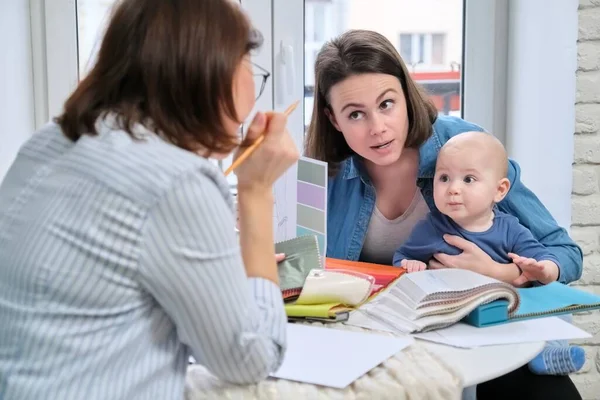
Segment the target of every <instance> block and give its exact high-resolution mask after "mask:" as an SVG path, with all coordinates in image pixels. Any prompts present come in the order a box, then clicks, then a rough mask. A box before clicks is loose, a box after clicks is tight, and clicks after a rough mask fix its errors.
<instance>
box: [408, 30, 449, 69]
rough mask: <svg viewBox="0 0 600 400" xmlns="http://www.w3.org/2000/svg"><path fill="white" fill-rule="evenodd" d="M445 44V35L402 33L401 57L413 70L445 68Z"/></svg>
mask: <svg viewBox="0 0 600 400" xmlns="http://www.w3.org/2000/svg"><path fill="white" fill-rule="evenodd" d="M445 43H446V34H445V33H434V34H425V33H401V34H400V46H399V47H400V55H401V56H402V59H403V60H404V62H405V63H406V64H407V65H410V66H412V67H413V68H416V67H420V69H432V68H434V69H435V68H437V69H439V68H440V67H441V68H444V67H445V66H444V63H445V54H446V47H445Z"/></svg>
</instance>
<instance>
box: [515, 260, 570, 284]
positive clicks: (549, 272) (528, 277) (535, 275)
mask: <svg viewBox="0 0 600 400" xmlns="http://www.w3.org/2000/svg"><path fill="white" fill-rule="evenodd" d="M508 256H509V257H510V258H511V259H512V261H513V263H515V264H516V265H517V266H518V267H519V268H520V269H521V270H522V271H523V273H522V274H521V276H520V277H518V278H517V279H516V280H515V281H514V282H513V285H514V286H523V284H525V283H527V282H529V281H538V282H540V283H543V284H544V285H546V284H548V283H550V282H554V281H556V280H557V279H558V274H559V269H558V265H556V263H554V262H553V261H550V260H542V261H537V260H535V259H533V258H527V257H521V256H519V255H518V254H514V253H508Z"/></svg>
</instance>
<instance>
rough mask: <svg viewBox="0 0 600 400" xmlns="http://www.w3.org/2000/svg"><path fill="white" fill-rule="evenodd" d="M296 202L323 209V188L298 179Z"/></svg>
mask: <svg viewBox="0 0 600 400" xmlns="http://www.w3.org/2000/svg"><path fill="white" fill-rule="evenodd" d="M297 194H298V203H300V204H304V205H307V206H310V207H314V208H317V209H319V210H325V188H324V187H321V186H315V185H311V184H309V183H304V182H302V181H298V192H297Z"/></svg>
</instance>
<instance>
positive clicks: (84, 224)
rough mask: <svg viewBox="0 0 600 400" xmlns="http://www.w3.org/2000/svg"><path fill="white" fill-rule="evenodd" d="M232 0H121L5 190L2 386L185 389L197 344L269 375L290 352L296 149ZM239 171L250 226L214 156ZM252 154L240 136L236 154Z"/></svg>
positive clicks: (41, 393) (206, 358) (0, 259)
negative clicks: (277, 252) (283, 205)
mask: <svg viewBox="0 0 600 400" xmlns="http://www.w3.org/2000/svg"><path fill="white" fill-rule="evenodd" d="M260 41H261V38H260V35H259V34H257V32H255V31H254V30H253V29H252V27H251V25H250V23H249V20H248V18H247V17H246V15H245V14H244V13H243V12H242V10H241V9H240V7H239V4H236V3H235V2H232V1H229V0H202V1H197V0H169V1H164V0H122V1H120V2H118V3H117V6H116V8H115V9H114V11H113V14H112V16H111V19H110V22H109V24H108V28H107V30H106V33H105V36H104V38H103V41H102V45H101V48H100V51H99V54H98V58H97V62H96V64H95V65H94V67H93V69H92V70H91V71H90V73H89V74H88V75H87V76H86V77H85V78H84V79H83V80H82V81H81V82H80V83H79V85H78V87H77V88H76V90H75V91H74V92H73V94H72V95H71V96H70V97H69V99H68V100H67V102H66V103H65V107H64V111H63V113H62V114H61V115H60V116H59V117H58V118H56V119H55V122H52V123H49V124H47V125H46V126H45V127H43V128H42V129H41V130H40V131H39V132H37V133H35V134H34V135H33V136H32V138H31V139H30V140H29V141H28V142H27V143H25V144H24V145H23V147H22V148H21V149H20V151H19V154H18V155H17V158H16V160H15V161H14V164H13V165H12V167H11V169H10V171H9V172H8V174H7V176H6V177H5V179H4V181H3V182H2V186H0V321H2V323H1V324H0V398H2V399H19V400H26V399H40V398H47V399H103V400H104V399H137V398H139V399H148V398H153V399H154V398H156V399H176V398H182V396H183V387H184V380H185V373H186V369H187V365H188V360H189V357H190V355H193V356H194V357H195V359H196V360H197V362H198V363H201V364H203V365H205V366H206V367H207V368H208V369H209V371H211V372H212V373H213V374H214V375H216V376H217V377H219V378H221V379H223V380H227V381H230V382H236V383H253V382H257V381H259V380H261V379H264V378H265V377H267V376H268V375H269V374H270V373H271V372H273V371H274V370H276V369H277V368H278V366H279V365H280V363H281V360H282V357H283V355H284V352H285V347H286V316H285V311H284V308H283V302H282V298H281V292H280V290H279V287H278V276H277V266H276V261H275V259H274V257H273V231H272V213H273V197H272V196H273V195H272V193H273V192H272V186H273V183H274V182H275V180H276V179H277V178H278V177H279V176H281V175H282V174H283V173H284V172H285V170H286V169H287V168H288V167H289V166H290V165H292V164H293V163H294V162H295V161H296V160H297V159H298V150H297V149H296V148H295V146H294V142H293V139H292V138H291V136H290V135H289V133H288V132H287V130H286V117H285V116H284V115H283V114H280V113H266V114H265V113H258V114H257V116H256V117H255V119H254V121H253V122H252V124H251V126H250V128H249V130H248V134H247V137H246V141H245V142H244V143H239V141H238V136H237V132H238V129H239V126H240V124H241V123H242V121H244V120H245V119H246V118H247V117H248V115H249V113H250V111H251V110H252V108H253V107H254V104H255V100H256V93H255V82H254V74H253V65H252V63H251V61H250V57H249V52H250V51H251V50H253V49H255V48H257V47H258V46H259V45H260ZM261 134H264V135H265V139H264V141H263V143H262V144H261V146H259V147H258V149H257V150H256V151H255V152H254V153H253V154H252V155H251V156H250V157H249V158H248V159H247V160H246V161H245V162H244V163H243V164H242V165H241V166H240V167H239V168H238V169H237V170H236V173H237V177H238V201H239V219H240V228H241V229H240V232H241V233H240V238H239V240H238V238H237V236H236V234H235V231H234V226H235V221H234V212H233V204H232V199H231V196H230V193H229V187H228V184H227V182H226V179H225V178H224V176H223V174H222V172H221V171H220V170H219V169H218V168H217V167H216V166H215V165H214V163H211V162H210V161H209V160H208V159H207V158H208V157H213V158H217V159H218V158H223V157H225V156H226V155H228V154H229V153H231V152H232V151H233V150H234V149H236V148H238V147H241V148H242V149H241V150H243V148H244V147H245V146H248V145H250V144H251V143H252V142H253V141H254V140H256V138H258V137H259V135H261ZM238 151H239V150H238Z"/></svg>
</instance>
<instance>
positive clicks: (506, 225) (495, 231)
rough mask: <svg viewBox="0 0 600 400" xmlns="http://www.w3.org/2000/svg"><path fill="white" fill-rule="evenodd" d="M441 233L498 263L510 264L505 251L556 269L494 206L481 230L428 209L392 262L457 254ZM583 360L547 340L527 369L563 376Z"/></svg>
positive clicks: (578, 351) (575, 350) (580, 353)
mask: <svg viewBox="0 0 600 400" xmlns="http://www.w3.org/2000/svg"><path fill="white" fill-rule="evenodd" d="M445 234H449V235H456V236H460V237H462V238H464V239H466V240H468V241H470V242H472V243H474V244H476V245H477V246H478V247H479V248H480V249H481V250H483V251H484V252H486V253H487V254H488V255H489V256H490V257H491V258H492V259H493V260H494V261H496V262H498V263H504V264H505V263H511V262H512V260H511V258H510V257H509V256H508V253H515V254H518V255H519V256H521V257H528V258H534V259H536V260H537V261H542V260H550V261H552V262H554V263H556V265H558V266H559V270H560V263H559V261H558V259H557V258H556V257H555V256H553V255H552V254H551V253H550V252H549V251H548V249H547V248H546V247H545V246H544V245H542V244H541V243H540V242H538V241H537V240H536V239H535V238H534V237H533V235H532V234H531V232H530V231H529V229H527V228H525V227H524V226H523V225H521V224H520V223H519V220H518V219H517V218H516V217H514V216H512V215H510V214H507V213H504V212H502V211H499V210H497V209H495V210H494V220H493V223H492V226H491V227H490V228H489V229H488V230H487V231H484V232H470V231H467V230H465V229H463V228H461V227H460V226H459V225H458V224H457V223H456V222H454V221H453V220H452V219H451V218H449V217H448V216H446V215H444V214H442V213H441V212H439V211H438V210H432V211H431V212H430V213H429V214H428V215H427V217H426V218H425V219H423V220H422V221H420V222H419V223H418V224H417V225H416V226H415V227H414V229H413V231H412V233H411V235H410V236H409V238H408V239H407V240H406V242H405V243H404V244H403V245H402V246H400V248H399V249H398V250H397V251H396V252H395V253H394V260H393V264H394V265H396V266H399V265H400V263H401V262H402V260H405V259H406V260H418V261H422V262H424V263H428V262H429V260H431V258H432V257H433V255H434V254H436V253H445V254H450V255H458V254H460V253H461V250H460V249H458V248H456V247H454V246H452V245H450V244H448V243H446V241H445V240H444V237H443V236H444V235H445ZM569 317H570V316H569ZM584 362H585V352H584V350H583V348H581V347H580V346H569V345H568V343H567V341H564V340H561V341H550V342H548V343H547V344H546V347H544V349H543V350H542V352H541V353H540V354H538V355H537V356H536V357H535V358H534V359H533V360H531V362H530V363H529V369H530V370H531V372H533V373H535V374H540V375H566V374H569V373H572V372H575V371H578V370H579V369H581V367H582V366H583V363H584Z"/></svg>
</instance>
